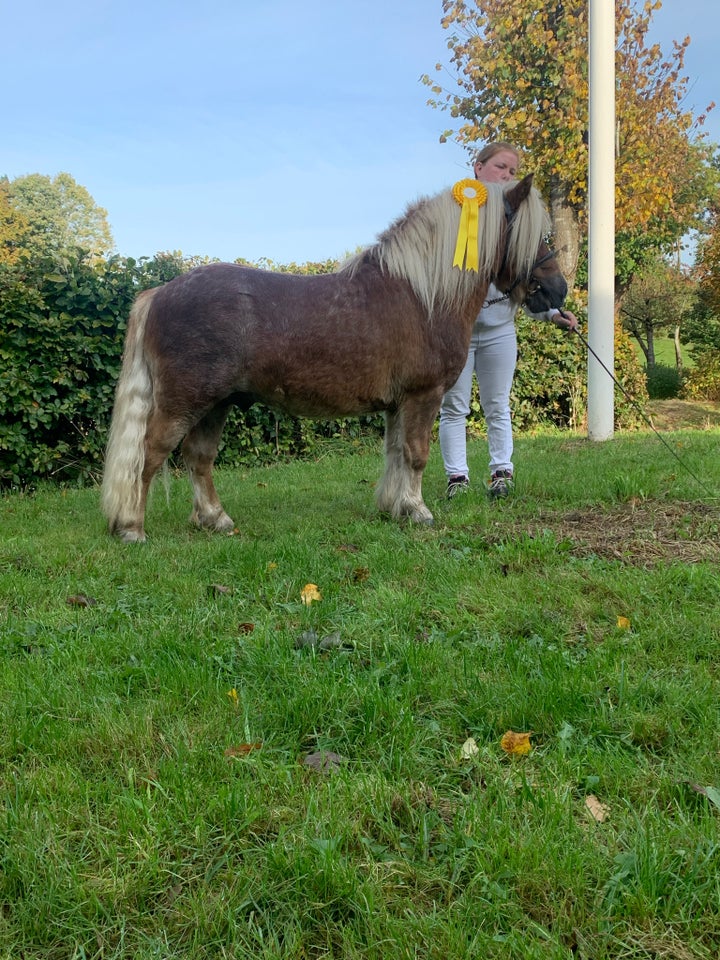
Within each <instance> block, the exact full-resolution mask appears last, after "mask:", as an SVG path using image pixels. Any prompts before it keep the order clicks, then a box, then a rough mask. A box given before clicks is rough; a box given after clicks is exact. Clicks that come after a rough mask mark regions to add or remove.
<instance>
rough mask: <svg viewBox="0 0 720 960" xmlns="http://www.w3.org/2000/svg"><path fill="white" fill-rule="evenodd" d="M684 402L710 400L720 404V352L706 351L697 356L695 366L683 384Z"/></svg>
mask: <svg viewBox="0 0 720 960" xmlns="http://www.w3.org/2000/svg"><path fill="white" fill-rule="evenodd" d="M680 396H681V397H682V399H683V400H709V401H710V402H712V403H720V351H718V350H705V351H703V352H702V353H699V354H697V358H696V360H695V366H694V367H692V368H691V369H690V370H689V371H688V374H687V376H686V377H685V380H684V382H683V386H682V390H681V391H680Z"/></svg>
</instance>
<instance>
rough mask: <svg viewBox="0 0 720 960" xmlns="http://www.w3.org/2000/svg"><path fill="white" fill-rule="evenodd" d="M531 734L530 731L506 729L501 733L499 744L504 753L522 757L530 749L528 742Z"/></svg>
mask: <svg viewBox="0 0 720 960" xmlns="http://www.w3.org/2000/svg"><path fill="white" fill-rule="evenodd" d="M531 736H532V734H531V733H515V732H514V731H513V730H508V731H507V732H506V733H504V734H503V735H502V738H501V740H500V746H501V747H502V748H503V750H504V751H505V753H509V754H511V755H514V756H517V757H522V756H524V755H525V754H527V753H530V751H531V750H532V746H531V744H530V737H531Z"/></svg>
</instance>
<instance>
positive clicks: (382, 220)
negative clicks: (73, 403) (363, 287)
mask: <svg viewBox="0 0 720 960" xmlns="http://www.w3.org/2000/svg"><path fill="white" fill-rule="evenodd" d="M715 2H716V0H683V2H682V3H679V2H677V0H666V2H665V4H664V6H663V8H662V9H661V10H660V11H659V12H657V13H656V14H655V15H654V17H653V24H654V26H653V29H652V32H651V39H652V40H653V41H657V42H659V43H660V44H661V45H662V47H663V49H664V50H665V51H666V52H670V51H671V49H672V41H673V40H674V39H676V40H681V39H682V38H683V37H684V36H685V35H686V34H690V36H691V37H692V43H691V45H690V49H689V52H688V55H687V58H686V72H687V74H688V75H689V76H690V79H691V90H690V93H689V96H688V100H687V106H688V107H690V108H693V110H694V112H695V113H701V112H703V111H704V109H705V106H706V105H707V103H708V102H709V101H710V100H713V99H715V100H717V101H718V103H720V82H719V81H720V69H719V68H718V55H717V49H716V43H715V41H716V34H717V31H716V30H715V29H714V27H713V24H714V23H715V22H716V13H715V9H714V5H715ZM711 3H712V6H711ZM441 16H442V3H441V0H361V2H357V0H356V2H353V3H351V2H345V0H334V2H333V0H304V2H302V0H294V2H287V0H273V2H269V3H267V4H266V3H260V2H257V0H254V2H251V0H206V2H205V3H204V4H203V3H197V2H187V0H175V2H173V3H170V2H167V0H144V2H143V3H137V2H135V0H126V2H125V3H118V2H117V0H66V2H64V3H57V2H49V0H25V2H23V3H16V2H13V0H3V3H2V24H3V33H4V43H3V57H2V61H1V62H0V80H2V86H3V90H4V91H5V92H4V96H3V120H2V139H1V140H0V174H7V175H8V176H9V177H10V178H11V179H12V178H14V177H17V176H21V175H23V174H27V173H43V174H48V175H51V176H54V175H55V174H57V173H59V172H61V171H66V172H68V173H70V174H71V175H72V176H73V177H74V178H75V179H76V180H77V181H78V183H80V184H82V185H83V186H84V187H86V188H87V189H88V190H89V191H90V193H91V194H92V196H93V198H94V199H95V201H96V202H97V203H98V204H99V205H100V206H102V207H105V209H106V210H107V211H108V219H109V221H110V225H111V228H112V231H113V235H114V237H115V241H116V247H117V250H118V252H119V253H121V254H123V255H125V256H133V257H139V256H152V255H153V254H154V253H156V252H158V251H161V250H181V251H182V252H183V253H184V254H185V255H188V256H189V255H193V254H198V255H203V256H204V255H206V256H210V257H219V258H221V259H225V260H232V259H235V258H236V257H245V258H247V259H248V260H259V259H260V258H263V257H265V258H268V259H270V260H272V261H274V262H276V263H288V262H290V261H293V260H294V261H296V262H298V263H303V262H305V261H309V260H318V261H320V260H325V259H328V258H339V257H342V256H343V255H344V254H345V253H347V252H350V251H353V250H355V249H356V248H357V247H358V246H361V245H364V244H367V243H371V242H372V241H373V240H374V239H375V236H376V235H377V234H378V233H379V232H380V231H382V230H383V229H384V228H385V227H386V226H387V225H388V224H389V223H390V222H391V221H392V220H394V219H395V217H397V216H398V215H399V214H401V213H402V212H403V210H404V209H405V207H406V205H407V204H408V203H409V202H410V201H412V200H414V199H415V198H416V197H418V196H420V195H424V194H432V193H435V192H437V191H438V190H441V189H443V188H444V187H446V186H448V185H449V184H451V183H453V182H454V181H455V180H457V179H458V178H459V177H461V176H465V175H466V174H467V154H466V152H465V151H464V150H463V148H462V147H460V146H459V145H457V144H455V143H452V142H449V143H446V144H440V143H439V135H440V133H441V132H442V130H443V129H445V128H446V127H448V126H450V120H449V118H448V116H447V114H445V113H443V112H440V111H438V110H433V109H431V108H430V107H428V106H427V105H426V100H427V97H428V90H427V88H426V87H425V86H423V85H422V84H421V83H420V80H419V78H420V76H421V74H423V73H430V74H431V75H432V74H433V73H434V65H435V63H436V62H437V61H438V60H446V59H447V33H446V31H444V30H443V29H442V27H441V26H440V19H441ZM706 129H707V130H708V131H709V133H710V136H711V139H712V140H714V141H715V142H718V141H720V108H719V109H718V110H716V111H714V112H713V113H712V114H711V115H710V119H709V122H708V124H707V127H706Z"/></svg>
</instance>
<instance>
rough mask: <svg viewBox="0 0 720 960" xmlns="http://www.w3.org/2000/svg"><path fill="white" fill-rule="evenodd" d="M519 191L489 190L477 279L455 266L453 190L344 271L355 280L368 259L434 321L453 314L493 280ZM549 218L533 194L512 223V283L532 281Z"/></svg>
mask: <svg viewBox="0 0 720 960" xmlns="http://www.w3.org/2000/svg"><path fill="white" fill-rule="evenodd" d="M515 185H516V181H513V182H512V183H508V184H498V183H490V184H487V190H488V198H487V203H485V204H483V206H482V207H480V210H479V231H478V262H479V270H478V272H477V273H475V271H472V270H465V269H460V268H459V267H454V266H453V259H454V255H455V244H456V242H457V234H458V228H459V226H460V206H459V204H458V203H457V202H456V201H455V199H454V198H453V195H452V191H451V190H450V189H448V190H444V191H443V192H442V193H439V194H437V195H436V196H434V197H429V198H428V197H424V198H421V199H420V200H418V201H417V202H416V203H415V204H411V205H410V206H409V207H408V209H407V210H406V212H405V214H404V215H403V216H402V217H399V218H398V219H397V220H396V221H395V222H394V223H393V224H391V225H390V226H389V227H388V228H387V230H385V231H384V232H383V233H381V234H380V235H379V236H378V241H377V243H376V244H374V245H373V246H370V247H368V248H367V249H365V250H362V251H361V252H360V253H358V254H356V255H355V256H354V257H352V258H351V259H350V260H348V261H347V262H346V263H344V264H343V265H342V266H341V267H340V270H341V271H342V272H349V273H350V274H351V275H352V274H353V273H354V272H355V271H356V270H357V269H358V268H359V266H360V263H361V262H362V261H363V260H364V259H365V258H366V257H368V256H370V257H371V258H372V259H373V260H375V261H376V262H377V263H378V265H379V266H380V267H381V269H383V270H385V271H387V273H389V274H390V275H391V276H394V277H398V278H400V279H404V280H406V281H407V282H408V283H409V284H410V286H411V287H412V289H413V291H414V293H415V295H416V296H417V297H418V299H419V300H420V301H421V303H422V304H423V306H424V307H425V308H426V310H427V312H428V315H429V316H432V314H433V311H434V309H435V308H436V307H445V308H447V307H449V308H455V307H458V306H460V305H462V304H463V303H465V302H466V301H467V299H468V298H469V297H470V296H471V295H472V294H473V293H474V291H475V290H476V289H477V286H478V283H483V284H484V283H486V282H488V281H489V280H492V279H493V277H494V276H495V274H496V272H497V269H498V264H499V261H500V255H501V251H499V250H498V245H499V244H501V243H503V242H504V240H503V238H504V236H505V223H506V220H505V206H504V196H503V194H504V191H505V190H508V189H510V188H511V187H513V186H515ZM548 228H549V218H548V216H547V212H546V210H545V207H544V205H543V202H542V199H541V198H540V194H539V193H538V192H537V190H535V189H534V188H532V189H531V191H530V195H529V196H528V198H527V200H526V201H525V202H523V203H522V204H521V205H520V209H519V210H518V212H517V214H516V215H515V217H514V219H513V221H512V229H511V231H510V238H509V241H508V250H507V257H506V262H507V264H508V266H509V267H510V270H511V272H512V275H513V278H514V277H515V276H520V275H521V276H522V278H525V277H526V276H527V275H529V273H530V271H531V269H532V265H533V263H534V261H535V258H536V256H537V250H538V247H539V245H540V241H541V240H542V238H543V236H544V235H545V234H546V233H547V232H548Z"/></svg>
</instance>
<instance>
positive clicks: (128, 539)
mask: <svg viewBox="0 0 720 960" xmlns="http://www.w3.org/2000/svg"><path fill="white" fill-rule="evenodd" d="M115 536H116V537H117V538H118V540H119V541H120V542H121V543H145V531H144V530H116V531H115Z"/></svg>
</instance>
